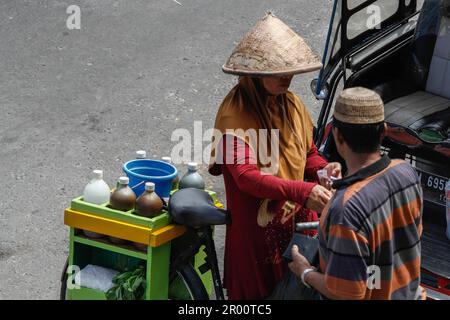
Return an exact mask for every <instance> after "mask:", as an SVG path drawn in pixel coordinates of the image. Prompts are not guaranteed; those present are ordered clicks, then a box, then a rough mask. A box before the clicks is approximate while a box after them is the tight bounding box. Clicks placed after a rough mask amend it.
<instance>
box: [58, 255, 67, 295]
mask: <svg viewBox="0 0 450 320" xmlns="http://www.w3.org/2000/svg"><path fill="white" fill-rule="evenodd" d="M68 267H69V258H67V260H66V263H65V264H64V268H63V272H62V274H61V288H60V290H59V300H66V294H67V279H68V278H69V275H68V274H67V268H68Z"/></svg>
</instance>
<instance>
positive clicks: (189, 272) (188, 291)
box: [169, 263, 209, 300]
mask: <svg viewBox="0 0 450 320" xmlns="http://www.w3.org/2000/svg"><path fill="white" fill-rule="evenodd" d="M169 279H171V280H170V283H169V299H170V300H209V296H208V293H207V292H206V289H205V286H204V284H203V282H202V280H201V279H200V277H199V275H198V274H197V271H195V269H194V267H192V265H191V264H190V263H188V264H185V265H183V266H181V267H180V268H178V269H177V270H174V271H173V272H172V274H170V275H169Z"/></svg>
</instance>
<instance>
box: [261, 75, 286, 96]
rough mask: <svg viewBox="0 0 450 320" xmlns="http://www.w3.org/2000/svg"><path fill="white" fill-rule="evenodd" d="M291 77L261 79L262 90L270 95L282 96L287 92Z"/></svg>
mask: <svg viewBox="0 0 450 320" xmlns="http://www.w3.org/2000/svg"><path fill="white" fill-rule="evenodd" d="M293 77H294V76H293V75H289V76H282V77H263V78H262V83H263V86H264V88H265V89H266V90H267V92H269V93H270V94H271V95H274V96H276V95H279V94H284V93H286V92H287V91H288V89H289V86H290V85H291V81H292V78H293Z"/></svg>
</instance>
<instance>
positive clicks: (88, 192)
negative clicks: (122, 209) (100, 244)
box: [83, 170, 111, 238]
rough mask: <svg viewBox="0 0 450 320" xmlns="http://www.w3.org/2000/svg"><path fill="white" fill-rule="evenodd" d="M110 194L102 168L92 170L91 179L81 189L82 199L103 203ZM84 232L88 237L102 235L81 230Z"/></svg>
mask: <svg viewBox="0 0 450 320" xmlns="http://www.w3.org/2000/svg"><path fill="white" fill-rule="evenodd" d="M110 196H111V189H110V188H109V186H108V185H107V184H106V182H105V181H103V171H102V170H94V171H93V179H92V180H91V181H90V182H89V183H88V184H87V185H86V187H85V188H84V191H83V201H85V202H89V203H92V204H97V205H100V204H104V203H107V202H108V201H109V197H110ZM83 232H84V234H85V235H86V236H87V237H89V238H101V237H103V235H101V234H98V233H95V232H91V231H87V230H83Z"/></svg>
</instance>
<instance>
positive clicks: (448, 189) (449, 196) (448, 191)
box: [445, 180, 450, 240]
mask: <svg viewBox="0 0 450 320" xmlns="http://www.w3.org/2000/svg"><path fill="white" fill-rule="evenodd" d="M445 201H446V202H447V238H448V239H449V240H450V180H448V181H447V184H446V185H445Z"/></svg>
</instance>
